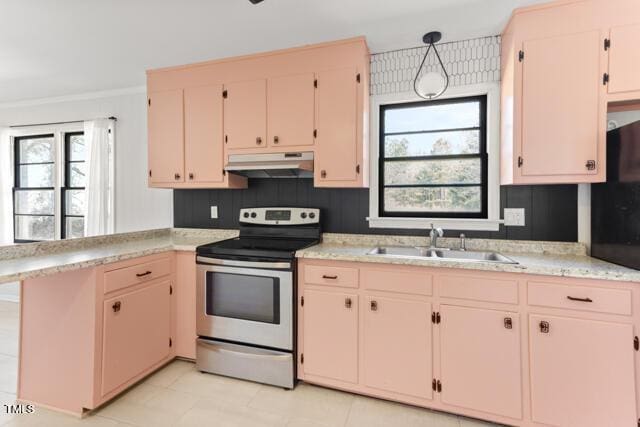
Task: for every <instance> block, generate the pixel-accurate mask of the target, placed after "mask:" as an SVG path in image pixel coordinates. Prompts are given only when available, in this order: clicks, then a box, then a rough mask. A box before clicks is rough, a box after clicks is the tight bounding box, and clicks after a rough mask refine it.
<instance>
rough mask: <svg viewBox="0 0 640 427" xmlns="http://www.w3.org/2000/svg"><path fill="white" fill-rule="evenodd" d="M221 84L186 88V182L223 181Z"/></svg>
mask: <svg viewBox="0 0 640 427" xmlns="http://www.w3.org/2000/svg"><path fill="white" fill-rule="evenodd" d="M222 138H223V136H222V85H217V86H208V87H197V88H188V89H185V91H184V139H185V166H186V167H185V172H186V181H187V182H222V181H223V176H222V169H223V167H224V165H223V155H222V149H223V143H222Z"/></svg>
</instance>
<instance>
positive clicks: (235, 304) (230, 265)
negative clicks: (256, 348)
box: [196, 259, 293, 350]
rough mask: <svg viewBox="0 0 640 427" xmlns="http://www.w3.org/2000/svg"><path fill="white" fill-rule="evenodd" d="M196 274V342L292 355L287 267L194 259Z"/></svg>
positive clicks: (290, 275)
mask: <svg viewBox="0 0 640 427" xmlns="http://www.w3.org/2000/svg"><path fill="white" fill-rule="evenodd" d="M205 260H206V259H205ZM204 262H207V263H204ZM210 263H211V264H210ZM269 268H271V269H269ZM278 268H279V270H278ZM197 274H198V275H197V280H196V281H197V298H196V309H197V319H196V327H197V332H198V335H199V336H201V337H208V338H215V339H222V340H228V341H233V342H236V343H244V344H253V345H261V346H265V347H271V348H277V349H283V350H293V324H292V322H293V319H292V317H293V309H292V304H293V272H292V271H291V264H290V263H289V262H276V263H271V262H269V263H267V262H265V263H263V262H248V261H231V260H211V259H208V260H207V261H203V262H201V261H200V259H199V261H198V265H197Z"/></svg>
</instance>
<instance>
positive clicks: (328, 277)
mask: <svg viewBox="0 0 640 427" xmlns="http://www.w3.org/2000/svg"><path fill="white" fill-rule="evenodd" d="M322 278H323V279H330V280H336V279H337V278H338V276H337V275H336V276H327V275H326V274H323V275H322Z"/></svg>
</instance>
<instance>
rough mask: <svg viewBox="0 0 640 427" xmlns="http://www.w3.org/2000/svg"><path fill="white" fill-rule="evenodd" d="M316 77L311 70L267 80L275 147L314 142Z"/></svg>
mask: <svg viewBox="0 0 640 427" xmlns="http://www.w3.org/2000/svg"><path fill="white" fill-rule="evenodd" d="M313 79H314V76H313V74H312V73H308V74H297V75H294V76H285V77H274V78H270V79H269V80H268V81H267V111H268V112H269V113H268V114H267V117H268V121H267V131H268V134H269V137H268V140H269V145H270V146H271V147H272V148H277V147H279V146H282V147H287V146H292V145H295V146H299V145H313V125H314V111H315V104H314V97H315V89H314V87H313Z"/></svg>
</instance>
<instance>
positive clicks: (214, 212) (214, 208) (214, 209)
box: [211, 206, 218, 219]
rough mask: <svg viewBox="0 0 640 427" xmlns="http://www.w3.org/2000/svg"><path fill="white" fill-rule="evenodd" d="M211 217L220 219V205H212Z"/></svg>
mask: <svg viewBox="0 0 640 427" xmlns="http://www.w3.org/2000/svg"><path fill="white" fill-rule="evenodd" d="M211 219H218V207H217V206H211Z"/></svg>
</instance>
